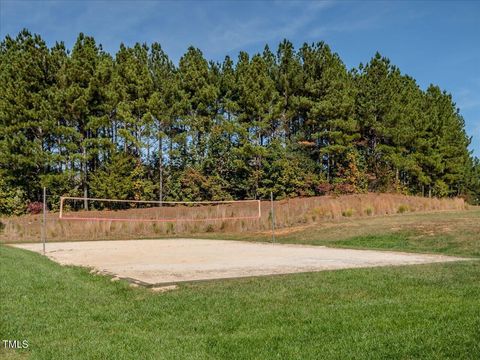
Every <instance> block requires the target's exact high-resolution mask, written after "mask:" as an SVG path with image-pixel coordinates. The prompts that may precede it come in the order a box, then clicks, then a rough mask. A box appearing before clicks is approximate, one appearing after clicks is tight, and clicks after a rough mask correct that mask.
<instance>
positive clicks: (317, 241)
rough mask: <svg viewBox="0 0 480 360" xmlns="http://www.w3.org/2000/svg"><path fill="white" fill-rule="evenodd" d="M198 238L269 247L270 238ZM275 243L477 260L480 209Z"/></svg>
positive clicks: (323, 226) (285, 233)
mask: <svg viewBox="0 0 480 360" xmlns="http://www.w3.org/2000/svg"><path fill="white" fill-rule="evenodd" d="M202 237H203V238H228V239H232V240H246V241H268V242H270V241H272V235H271V232H261V233H253V234H252V233H244V234H226V235H224V234H218V235H210V236H209V235H206V236H205V235H202ZM275 240H276V241H277V242H279V243H290V244H306V245H323V246H329V247H343V248H358V249H380V250H394V251H408V252H422V253H440V254H445V255H463V256H468V257H480V208H478V207H474V208H473V209H472V210H467V211H442V212H431V213H409V214H397V215H390V216H378V217H367V218H349V219H343V220H340V221H326V222H322V223H319V224H312V225H308V226H303V227H302V226H299V227H294V228H290V229H289V228H287V229H277V230H276V235H275Z"/></svg>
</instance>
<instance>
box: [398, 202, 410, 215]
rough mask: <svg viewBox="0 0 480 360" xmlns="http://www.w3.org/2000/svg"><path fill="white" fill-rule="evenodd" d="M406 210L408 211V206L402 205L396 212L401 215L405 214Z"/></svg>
mask: <svg viewBox="0 0 480 360" xmlns="http://www.w3.org/2000/svg"><path fill="white" fill-rule="evenodd" d="M408 210H409V209H408V205H403V204H402V205H400V206H399V207H398V211H397V212H398V213H399V214H403V213H404V212H407V211H408Z"/></svg>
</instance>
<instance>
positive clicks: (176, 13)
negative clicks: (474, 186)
mask: <svg viewBox="0 0 480 360" xmlns="http://www.w3.org/2000/svg"><path fill="white" fill-rule="evenodd" d="M24 27H26V28H28V29H29V30H30V31H32V32H35V33H39V34H40V35H41V36H42V37H43V38H44V39H45V40H46V41H47V43H48V44H49V45H53V44H54V43H55V41H57V40H63V41H64V42H65V43H66V45H67V47H69V48H71V47H72V45H73V43H74V41H75V38H76V37H77V35H78V33H79V32H84V33H86V34H88V35H93V36H94V37H95V39H96V40H97V41H98V42H99V43H101V44H102V45H103V48H104V49H105V50H107V51H109V52H110V53H112V54H114V53H115V52H116V50H117V49H118V47H119V44H120V43H121V42H124V43H126V44H127V45H132V44H134V43H135V42H146V43H148V44H149V43H152V42H154V41H157V42H160V43H161V44H162V47H163V48H164V49H165V50H166V52H167V53H168V54H169V56H170V57H171V58H172V59H173V60H174V61H175V62H177V61H178V59H179V58H180V57H181V55H182V54H183V53H184V52H185V50H186V49H187V47H188V46H189V45H194V46H196V47H199V48H200V49H201V50H202V51H203V53H204V55H205V56H206V57H207V58H208V59H212V60H219V61H221V60H222V59H223V58H224V56H225V55H227V54H228V55H231V56H233V57H236V56H237V54H238V51H239V50H246V51H248V52H250V53H254V52H259V51H261V50H262V49H263V47H264V45H265V44H266V43H268V44H269V45H270V46H271V48H272V49H275V48H276V46H277V44H278V42H279V41H281V40H282V39H283V38H287V39H289V40H290V41H292V42H293V43H294V44H295V45H296V46H297V47H299V46H300V45H301V44H302V43H303V42H316V41H320V40H324V41H326V42H327V43H328V44H329V45H330V46H331V47H332V49H333V50H334V51H336V52H337V53H339V54H340V56H341V58H342V59H343V60H344V62H345V63H346V65H347V66H348V67H349V68H351V67H354V66H358V64H359V63H360V62H364V63H365V62H367V61H369V59H370V58H371V57H372V56H373V54H374V53H375V51H379V52H380V53H381V54H382V55H384V56H387V57H389V58H390V59H391V61H392V62H393V63H394V64H395V65H397V66H399V67H400V69H401V70H402V72H404V73H407V74H409V75H411V76H413V77H414V78H415V79H417V81H418V83H419V84H420V86H421V87H422V88H426V87H427V86H428V85H429V84H430V83H434V84H436V85H439V86H440V87H441V88H443V89H445V90H447V91H448V92H450V93H452V95H453V98H454V100H455V102H456V103H457V106H458V107H459V108H460V111H461V114H462V115H463V116H464V118H465V122H466V128H467V132H468V134H469V135H470V136H473V142H472V145H471V149H472V150H473V151H474V154H475V155H476V156H479V157H480V1H464V2H462V1H452V2H449V1H437V2H433V1H428V2H421V1H413V2H408V1H388V2H387V1H385V2H383V1H373V2H358V1H357V2H350V1H339V2H335V1H317V2H307V1H267V2H254V1H242V2H235V1H219V0H217V1H195V2H194V1H191V2H187V1H185V2H180V1H176V2H169V1H155V0H148V1H133V0H132V1H118V0H117V1H114V0H111V1H107V0H105V1H93V0H84V1H75V0H64V1H39V0H37V1H26V0H16V1H11V0H0V36H1V37H2V38H3V37H4V36H5V35H6V34H10V35H12V36H14V35H16V34H17V33H18V31H20V30H21V29H22V28H24Z"/></svg>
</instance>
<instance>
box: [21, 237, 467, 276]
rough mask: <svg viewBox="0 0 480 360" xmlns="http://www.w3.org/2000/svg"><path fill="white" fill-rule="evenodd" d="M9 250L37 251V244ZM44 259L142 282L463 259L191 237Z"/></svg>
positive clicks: (73, 246)
mask: <svg viewBox="0 0 480 360" xmlns="http://www.w3.org/2000/svg"><path fill="white" fill-rule="evenodd" d="M14 246H16V247H18V248H22V249H27V250H31V251H36V252H40V253H41V252H42V244H17V245H14ZM46 255H47V256H48V257H49V258H50V259H52V260H54V261H56V262H58V263H60V264H65V265H78V266H86V267H91V268H94V269H95V270H97V271H99V272H101V273H105V274H111V275H115V276H118V277H120V278H128V279H134V280H137V281H138V282H141V283H145V284H165V283H176V282H182V281H194V280H209V279H221V278H235V277H247V276H261V275H272V274H288V273H297V272H310V271H322V270H333V269H345V268H360V267H373V266H386V265H412V264H426V263H436V262H447V261H458V260H462V258H458V257H452V256H443V255H425V254H412V253H401V252H392V251H373V250H350V249H335V248H327V247H323V246H305V245H289V244H267V243H254V242H245V241H230V240H195V239H171V240H170V239H169V240H163V239H162V240H127V241H92V242H87V241H85V242H61V243H48V244H47V245H46Z"/></svg>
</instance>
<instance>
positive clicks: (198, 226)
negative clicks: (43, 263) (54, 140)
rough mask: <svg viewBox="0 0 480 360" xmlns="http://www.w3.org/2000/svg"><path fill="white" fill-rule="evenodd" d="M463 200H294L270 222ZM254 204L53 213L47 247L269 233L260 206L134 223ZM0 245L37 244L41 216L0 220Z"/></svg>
mask: <svg viewBox="0 0 480 360" xmlns="http://www.w3.org/2000/svg"><path fill="white" fill-rule="evenodd" d="M465 208H466V205H465V203H464V201H463V199H459V198H454V199H436V198H431V199H430V198H425V197H416V196H404V195H398V194H362V195H343V196H336V197H333V196H320V197H309V198H296V199H289V200H281V201H276V202H275V222H276V226H277V228H279V229H282V228H290V227H292V226H293V227H295V226H306V225H314V224H319V225H320V226H323V225H324V224H327V223H328V222H331V221H332V220H334V221H337V220H344V219H358V218H371V217H375V216H383V215H393V214H409V213H415V214H417V213H423V212H429V211H443V210H450V211H451V210H464V209H465ZM257 214H258V204H256V203H251V202H249V203H240V204H235V205H232V204H229V205H214V206H205V207H187V206H183V207H168V206H164V207H162V208H150V209H129V210H121V211H115V212H112V211H110V212H106V211H94V210H93V211H88V212H85V211H82V212H80V213H78V212H77V213H73V216H80V217H83V218H87V217H89V218H105V217H116V218H128V219H132V222H115V221H101V222H98V221H87V220H82V221H71V220H70V221H66V220H63V221H60V220H59V219H58V213H50V214H49V216H48V218H47V231H46V235H47V239H48V241H65V240H103V239H138V238H157V237H162V236H177V235H179V236H185V235H187V236H193V235H198V234H202V233H203V234H208V233H222V234H227V233H238V234H245V232H248V234H249V235H251V233H252V232H262V231H268V230H269V229H270V228H271V203H270V202H268V201H265V202H262V204H261V218H260V219H259V220H225V221H203V220H202V221H198V222H188V221H178V222H170V223H158V222H154V223H145V222H138V221H135V220H145V219H150V218H156V219H158V218H160V219H162V218H163V219H165V218H179V219H182V218H189V219H205V218H206V217H214V218H215V217H236V216H252V215H253V216H256V215H257ZM0 222H1V223H2V224H3V231H0V241H3V242H36V241H39V240H40V232H41V227H40V224H41V215H27V216H19V217H7V218H3V219H0Z"/></svg>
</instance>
